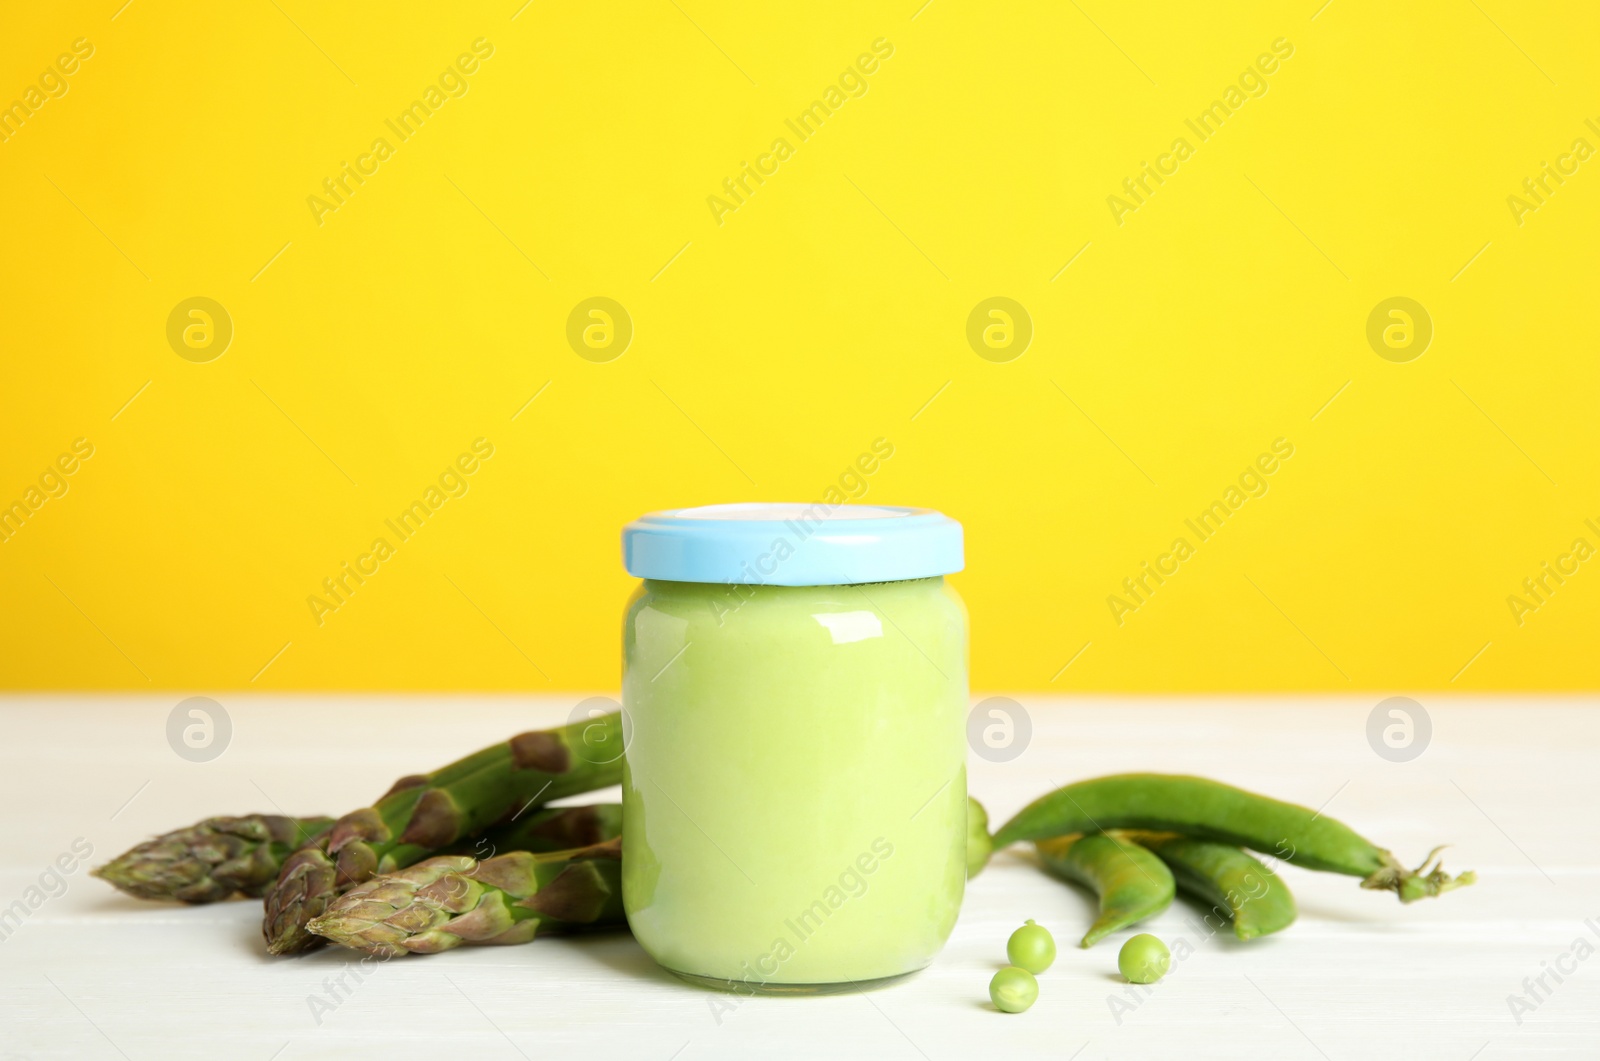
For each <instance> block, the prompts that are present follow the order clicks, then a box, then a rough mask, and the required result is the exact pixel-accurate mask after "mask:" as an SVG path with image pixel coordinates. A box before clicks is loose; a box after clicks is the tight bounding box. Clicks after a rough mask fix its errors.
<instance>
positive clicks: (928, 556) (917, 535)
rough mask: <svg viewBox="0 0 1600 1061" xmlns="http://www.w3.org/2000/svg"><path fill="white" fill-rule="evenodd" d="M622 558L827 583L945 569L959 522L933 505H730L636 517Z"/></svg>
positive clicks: (691, 570) (635, 564)
mask: <svg viewBox="0 0 1600 1061" xmlns="http://www.w3.org/2000/svg"><path fill="white" fill-rule="evenodd" d="M622 562H623V566H624V567H626V568H627V570H628V573H629V574H631V575H634V576H636V577H638V578H650V579H662V580H665V581H670V582H717V583H730V582H731V583H734V584H743V585H772V586H835V585H851V584H855V583H863V582H898V581H903V580H906V579H914V578H931V577H933V576H935V575H948V574H952V573H954V572H956V571H960V570H961V569H962V567H963V566H964V553H963V544H962V532H961V524H960V523H957V522H956V521H955V520H953V519H951V518H950V517H949V516H946V515H944V514H943V513H941V512H938V511H935V510H934V509H931V508H907V507H901V506H894V505H843V504H841V505H832V504H828V503H827V502H823V501H817V502H812V503H809V504H804V503H802V504H795V503H736V504H729V505H703V506H699V507H694V508H677V509H664V510H662V511H659V512H649V513H646V514H645V515H643V516H640V517H639V518H638V519H636V520H634V521H633V522H632V523H629V524H628V525H627V526H626V527H624V528H623V530H622Z"/></svg>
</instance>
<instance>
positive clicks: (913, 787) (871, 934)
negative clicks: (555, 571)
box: [622, 578, 967, 991]
mask: <svg viewBox="0 0 1600 1061" xmlns="http://www.w3.org/2000/svg"><path fill="white" fill-rule="evenodd" d="M738 592H739V593H740V594H743V595H744V596H743V598H741V597H739V596H735V595H734V590H733V589H731V588H730V587H728V586H725V585H706V584H700V583H687V582H660V581H653V580H647V581H645V582H644V583H643V584H642V585H641V586H640V588H639V590H638V591H637V593H636V594H635V596H634V599H633V600H632V602H631V603H630V605H629V607H628V612H627V617H626V620H625V627H624V633H623V651H624V666H623V702H624V704H625V706H626V709H627V711H628V713H629V718H630V720H631V740H630V743H629V744H628V751H627V763H626V770H625V771H624V773H623V781H622V796H623V816H624V822H625V825H624V827H623V850H624V853H623V898H624V903H625V905H626V908H627V912H628V921H629V924H630V925H631V926H632V928H633V932H634V935H635V936H636V937H637V938H638V940H639V942H640V943H641V944H642V945H643V946H644V948H645V950H647V951H648V952H649V953H650V954H651V956H652V957H654V958H655V959H656V960H657V961H658V962H660V963H661V964H662V965H663V966H665V967H666V968H668V969H671V970H673V971H675V972H679V973H686V974H689V975H692V976H699V977H706V978H712V979H715V980H719V981H736V982H737V983H736V984H734V985H732V986H735V987H736V988H737V989H738V990H741V991H742V990H746V987H745V985H748V987H749V988H754V989H756V990H761V989H762V987H763V985H771V987H770V988H769V990H770V989H778V988H780V987H781V986H782V985H805V984H842V983H846V982H847V981H856V982H861V981H866V980H873V979H878V978H881V977H888V976H896V975H899V974H902V973H908V972H912V971H914V970H916V969H920V968H922V967H923V966H925V965H927V964H928V962H930V961H931V960H932V959H933V957H934V955H935V954H937V953H938V951H939V948H940V947H941V946H943V944H944V941H945V939H946V937H948V936H949V934H950V930H951V928H952V927H953V926H954V924H955V920H956V914H957V912H958V910H959V909H960V906H961V896H962V889H963V886H964V883H965V875H966V857H965V846H966V839H965V838H966V831H967V802H966V799H967V791H966V789H967V785H966V743H965V736H964V733H965V729H964V726H965V715H966V710H967V672H966V654H967V645H966V614H965V609H964V608H963V606H962V604H961V600H960V598H959V597H957V596H956V594H955V592H954V591H953V590H951V589H950V588H949V587H948V586H946V585H945V583H944V580H943V579H942V578H927V579H916V580H911V581H905V582H887V583H872V584H868V585H864V586H859V587H856V586H796V587H789V586H761V587H745V586H741V587H738ZM741 601H742V602H741ZM685 646H687V647H685Z"/></svg>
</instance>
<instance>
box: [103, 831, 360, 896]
mask: <svg viewBox="0 0 1600 1061" xmlns="http://www.w3.org/2000/svg"><path fill="white" fill-rule="evenodd" d="M332 824H333V819H332V818H288V817H285V816H283V815H281V814H246V815H244V816H243V817H238V818H231V817H219V818H207V819H206V820H205V821H202V822H197V823H196V824H194V825H191V826H189V827H187V828H184V829H174V830H173V831H172V832H170V833H162V834H161V835H160V836H157V837H155V838H154V839H151V840H146V841H145V842H144V843H142V844H138V845H136V846H134V847H131V848H129V849H128V850H127V851H125V852H123V853H122V854H120V855H118V856H117V857H116V858H114V859H112V860H111V861H110V862H107V863H106V864H105V865H103V866H101V867H100V868H99V869H96V870H94V871H93V874H94V875H95V876H96V877H99V878H100V879H101V880H103V881H106V882H107V883H109V884H112V885H114V886H116V887H117V888H120V889H122V890H123V891H125V892H127V893H128V894H129V895H132V896H135V897H136V898H139V899H177V900H180V901H181V902H186V903H214V902H217V901H218V900H221V899H231V898H232V897H233V896H234V895H237V894H239V893H241V892H242V893H243V894H245V895H249V896H252V897H254V896H259V895H261V893H262V892H264V891H266V890H267V888H268V887H270V886H271V885H272V882H273V881H275V880H277V879H278V870H279V868H280V867H281V866H282V865H283V860H284V859H285V858H286V857H288V855H289V852H291V851H293V850H294V849H295V848H296V847H299V846H300V845H301V844H304V843H306V842H308V841H310V840H314V839H316V838H317V837H318V836H320V835H322V834H323V833H325V832H327V831H328V827H329V826H331V825H332Z"/></svg>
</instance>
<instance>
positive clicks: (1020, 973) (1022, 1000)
mask: <svg viewBox="0 0 1600 1061" xmlns="http://www.w3.org/2000/svg"><path fill="white" fill-rule="evenodd" d="M1038 997H1039V981H1037V980H1035V979H1034V978H1033V974H1032V973H1030V972H1028V970H1026V969H1023V968H1020V967H1018V966H1015V965H1008V966H1006V967H1005V968H1004V969H1001V970H1000V971H999V972H997V973H995V974H994V979H993V980H990V981H989V1000H990V1001H991V1002H993V1003H994V1008H995V1009H997V1010H999V1011H1000V1012H1001V1013H1021V1012H1022V1011H1023V1010H1025V1009H1027V1008H1028V1007H1029V1006H1031V1005H1033V1003H1034V1001H1035V1000H1036V999H1038Z"/></svg>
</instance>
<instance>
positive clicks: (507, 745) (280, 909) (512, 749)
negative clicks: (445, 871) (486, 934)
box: [261, 713, 622, 954]
mask: <svg viewBox="0 0 1600 1061" xmlns="http://www.w3.org/2000/svg"><path fill="white" fill-rule="evenodd" d="M621 747H622V722H621V716H620V715H618V714H616V713H612V714H609V715H604V716H602V717H600V718H597V719H585V720H583V721H581V722H575V723H573V724H571V725H568V726H562V727H559V728H556V729H550V730H538V731H534V732H529V733H523V734H520V735H518V736H515V737H512V738H511V739H510V740H509V741H505V742H504V743H501V744H495V745H491V746H490V747H488V748H484V749H483V750H481V751H477V752H474V753H473V754H471V755H469V756H467V757H466V758H464V759H459V760H457V761H456V762H453V763H451V764H449V765H448V766H443V767H440V768H439V769H438V770H435V771H434V772H433V773H431V774H418V775H412V776H409V777H403V778H401V779H400V780H399V781H396V782H395V783H394V787H393V788H391V789H390V790H389V792H388V794H387V795H385V796H384V797H383V798H382V799H380V800H378V802H377V803H375V804H373V805H372V806H371V807H364V808H362V809H361V810H358V811H352V812H351V813H349V814H346V815H345V816H344V817H342V818H340V819H339V820H338V821H336V822H334V824H333V827H332V828H330V829H329V830H328V831H327V832H326V833H324V834H323V835H322V836H320V837H318V838H316V839H315V840H314V841H312V842H311V843H310V844H307V845H306V846H304V847H301V848H300V849H299V850H298V851H295V852H294V853H293V854H291V855H290V856H289V857H288V858H287V859H286V860H285V861H284V863H283V868H282V870H281V871H280V872H279V874H278V879H277V882H276V883H275V884H273V886H272V887H271V888H269V889H268V890H267V892H266V911H265V917H264V919H263V921H262V925H261V931H262V934H263V935H264V936H265V937H266V941H267V950H268V951H269V952H271V953H273V954H293V953H296V952H299V951H303V950H308V949H310V948H312V947H315V946H317V945H318V944H319V943H320V940H318V939H317V937H316V936H314V935H312V934H311V933H309V932H307V931H306V928H305V926H306V923H307V922H308V921H310V920H311V919H312V918H314V917H318V916H320V915H321V914H322V913H323V912H324V911H325V910H326V909H327V907H328V903H329V902H331V901H332V900H333V899H334V898H336V897H337V896H339V895H340V894H341V893H343V892H345V891H347V890H349V889H350V888H351V887H353V886H354V885H357V884H360V883H361V882H363V881H366V880H370V879H371V878H372V877H373V875H374V874H377V873H392V872H394V871H395V870H398V869H404V868H405V867H406V866H410V865H412V864H414V863H416V862H419V861H421V860H422V859H424V858H427V857H429V856H430V855H435V854H438V853H439V852H440V851H442V850H444V849H446V848H448V847H449V846H450V845H452V844H454V843H455V842H456V841H458V840H460V839H461V838H462V837H465V836H468V835H469V834H472V833H476V832H478V831H480V830H482V829H484V828H485V827H487V826H489V825H491V824H493V823H495V822H496V821H499V820H502V819H505V818H509V817H514V816H516V815H519V814H521V813H522V812H523V811H525V810H526V809H527V807H528V806H530V805H532V804H535V803H547V802H549V801H551V800H555V799H560V798H562V797H564V796H572V795H576V794H578V793H580V792H587V791H590V790H591V789H596V788H605V787H606V786H607V785H615V784H617V783H619V782H620V781H621V780H622V757H621V756H620V755H615V756H611V755H609V753H608V754H599V753H598V752H599V749H611V748H621ZM599 760H604V761H599Z"/></svg>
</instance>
